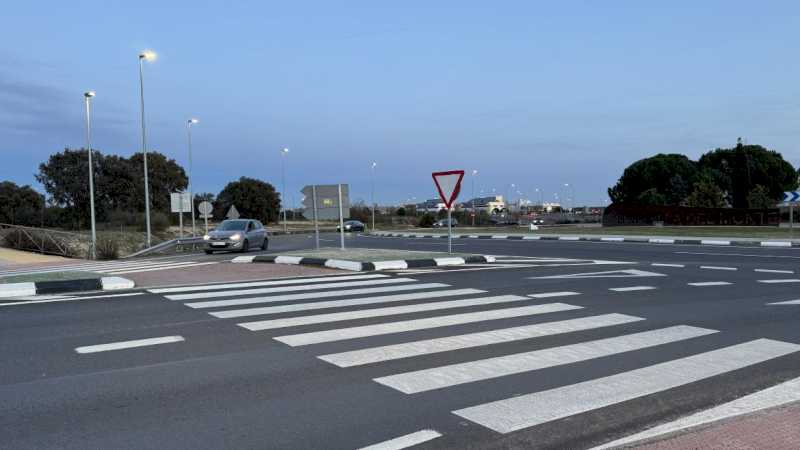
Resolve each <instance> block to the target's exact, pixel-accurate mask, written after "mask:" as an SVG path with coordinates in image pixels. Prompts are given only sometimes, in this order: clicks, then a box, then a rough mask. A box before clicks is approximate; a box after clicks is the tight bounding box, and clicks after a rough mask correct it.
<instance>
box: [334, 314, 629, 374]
mask: <svg viewBox="0 0 800 450" xmlns="http://www.w3.org/2000/svg"><path fill="white" fill-rule="evenodd" d="M640 320H644V319H642V318H641V317H634V316H626V315H624V314H605V315H601V316H593V317H582V318H580V319H570V320H562V321H558V322H545V323H540V324H536V325H526V326H522V327H514V328H504V329H500V330H492V331H484V332H479V333H470V334H462V335H460V336H449V337H444V338H438V339H427V340H424V341H416V342H409V343H405V344H395V345H386V346H383V347H375V348H366V349H362V350H353V351H349V352H343V353H334V354H330V355H322V356H320V357H319V358H320V359H322V360H324V361H328V362H329V363H331V364H335V365H337V366H339V367H351V366H360V365H363V364H371V363H376V362H381V361H390V360H394V359H401V358H410V357H413V356H421V355H430V354H433V353H441V352H447V351H453V350H461V349H465V348H474V347H483V346H486V345H492V344H501V343H508V342H514V341H520V340H524V339H531V338H536V337H543V336H552V335H556V334H565V333H573V332H576V331H582V330H590V329H594V328H603V327H610V326H614V325H622V324H626V323H632V322H637V321H640Z"/></svg>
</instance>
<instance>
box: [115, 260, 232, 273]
mask: <svg viewBox="0 0 800 450" xmlns="http://www.w3.org/2000/svg"><path fill="white" fill-rule="evenodd" d="M211 264H219V261H210V262H199V263H195V262H187V263H179V264H169V265H164V266H158V267H148V268H145V269H126V270H112V271H109V272H103V273H105V274H106V275H125V274H127V273H140V272H155V271H160V270H172V269H187V268H189V267H197V266H208V265H211Z"/></svg>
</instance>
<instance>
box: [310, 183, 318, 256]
mask: <svg viewBox="0 0 800 450" xmlns="http://www.w3.org/2000/svg"><path fill="white" fill-rule="evenodd" d="M311 199H312V201H313V202H314V208H313V209H314V243H315V244H316V248H317V250H319V223H318V222H317V186H316V185H312V186H311Z"/></svg>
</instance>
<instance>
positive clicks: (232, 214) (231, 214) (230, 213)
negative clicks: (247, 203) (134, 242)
mask: <svg viewBox="0 0 800 450" xmlns="http://www.w3.org/2000/svg"><path fill="white" fill-rule="evenodd" d="M225 217H226V218H228V219H238V218H239V211H238V210H237V209H236V205H231V209H229V210H228V214H226V215H225Z"/></svg>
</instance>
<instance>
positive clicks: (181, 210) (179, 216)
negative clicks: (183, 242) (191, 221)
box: [178, 194, 183, 237]
mask: <svg viewBox="0 0 800 450" xmlns="http://www.w3.org/2000/svg"><path fill="white" fill-rule="evenodd" d="M180 198H181V201H180V204H181V206H180V208H179V209H180V212H179V213H178V224H179V225H178V226H179V227H180V229H181V231H180V234H179V236H180V237H183V194H181V197H180Z"/></svg>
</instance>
